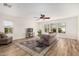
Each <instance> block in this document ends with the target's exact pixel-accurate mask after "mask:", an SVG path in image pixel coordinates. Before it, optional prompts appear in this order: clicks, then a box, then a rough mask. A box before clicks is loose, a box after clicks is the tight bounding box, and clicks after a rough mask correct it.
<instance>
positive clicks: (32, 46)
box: [17, 40, 57, 56]
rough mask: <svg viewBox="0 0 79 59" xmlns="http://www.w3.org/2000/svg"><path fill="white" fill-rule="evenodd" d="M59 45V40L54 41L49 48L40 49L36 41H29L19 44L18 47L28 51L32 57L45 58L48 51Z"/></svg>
mask: <svg viewBox="0 0 79 59" xmlns="http://www.w3.org/2000/svg"><path fill="white" fill-rule="evenodd" d="M56 43H57V40H56V41H54V42H53V43H52V44H51V45H49V46H43V47H39V46H37V42H36V40H27V41H22V42H19V43H17V45H18V46H19V47H20V48H22V49H24V50H25V51H27V52H28V53H29V54H30V55H32V56H43V55H45V54H46V53H47V51H48V50H49V49H50V48H51V47H53V46H54V45H55V44H56Z"/></svg>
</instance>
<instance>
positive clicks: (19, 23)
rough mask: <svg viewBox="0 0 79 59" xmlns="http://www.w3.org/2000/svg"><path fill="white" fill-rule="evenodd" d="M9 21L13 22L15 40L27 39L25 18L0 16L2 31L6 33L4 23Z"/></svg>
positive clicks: (0, 29) (0, 28)
mask: <svg viewBox="0 0 79 59" xmlns="http://www.w3.org/2000/svg"><path fill="white" fill-rule="evenodd" d="M5 20H9V21H12V22H13V34H12V36H13V39H14V40H15V39H20V38H24V37H25V30H24V22H23V18H19V17H13V16H8V15H0V31H2V32H4V24H3V21H5Z"/></svg>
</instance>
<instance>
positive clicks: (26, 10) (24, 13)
mask: <svg viewBox="0 0 79 59" xmlns="http://www.w3.org/2000/svg"><path fill="white" fill-rule="evenodd" d="M9 4H10V5H12V8H8V7H5V6H3V4H2V3H1V4H0V13H2V14H7V15H12V16H19V17H39V16H40V14H41V13H42V14H46V16H50V17H51V18H53V19H57V18H62V17H72V16H77V15H79V4H77V3H71V4H68V3H65V4H64V3H14V4H12V3H9Z"/></svg>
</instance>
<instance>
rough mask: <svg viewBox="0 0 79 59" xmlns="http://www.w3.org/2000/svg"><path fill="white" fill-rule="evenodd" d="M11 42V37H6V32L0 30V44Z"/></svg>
mask: <svg viewBox="0 0 79 59" xmlns="http://www.w3.org/2000/svg"><path fill="white" fill-rule="evenodd" d="M11 42H12V37H8V36H7V35H6V34H4V33H2V32H0V45H3V44H9V43H11Z"/></svg>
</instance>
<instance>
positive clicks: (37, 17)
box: [0, 3, 79, 56]
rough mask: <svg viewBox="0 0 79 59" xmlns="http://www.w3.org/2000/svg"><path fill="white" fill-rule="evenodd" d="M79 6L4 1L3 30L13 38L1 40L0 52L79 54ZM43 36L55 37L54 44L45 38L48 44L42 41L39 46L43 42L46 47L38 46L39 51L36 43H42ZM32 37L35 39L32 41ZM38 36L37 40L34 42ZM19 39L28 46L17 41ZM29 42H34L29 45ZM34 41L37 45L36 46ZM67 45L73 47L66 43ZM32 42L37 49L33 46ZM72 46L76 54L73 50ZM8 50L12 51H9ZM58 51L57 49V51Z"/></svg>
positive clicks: (1, 10) (0, 24) (1, 5)
mask: <svg viewBox="0 0 79 59" xmlns="http://www.w3.org/2000/svg"><path fill="white" fill-rule="evenodd" d="M78 6H79V4H78V3H76V4H75V3H72V4H70V3H69V4H68V3H66V4H65V3H50V4H49V3H29V4H28V3H0V32H2V33H4V34H6V35H7V36H8V37H12V38H11V39H12V40H11V41H12V42H11V43H8V44H3V43H1V48H0V52H1V53H0V55H34V56H35V55H49V56H50V55H52V56H53V55H79V53H78V52H79V49H78V47H79V46H78V44H79V41H78V39H79V7H78ZM27 29H28V30H27ZM29 31H31V34H29V33H30V32H29ZM27 32H29V33H27ZM50 34H52V35H50ZM43 35H46V37H45V39H46V40H47V39H48V40H49V35H50V36H52V37H53V36H54V37H55V38H54V37H53V39H52V40H53V44H52V43H51V44H49V45H48V44H47V42H46V41H44V42H45V43H44V42H43V43H44V44H47V46H46V45H44V44H43V43H41V44H40V43H39V44H40V45H39V44H38V45H39V47H40V46H41V45H43V46H42V48H41V47H40V48H37V47H36V50H37V51H36V50H34V49H35V47H34V45H36V43H35V42H39V40H38V39H40V40H41V39H43ZM31 36H32V37H31ZM31 39H33V41H30V40H31ZM35 39H36V40H37V41H34V40H35ZM52 40H51V41H52ZM19 41H20V42H21V44H24V45H25V46H27V47H25V46H22V45H21V44H17V43H18V42H19ZM26 41H27V43H28V42H32V43H28V44H25V43H26ZM22 42H24V43H22ZM33 43H35V44H34V45H33ZM57 44H59V45H57ZM66 44H68V45H69V46H65V45H66ZM15 45H16V46H15ZM28 45H31V47H33V48H29V47H28ZM32 45H33V46H32ZM56 45H57V47H56V48H55V49H54V48H52V49H51V47H52V46H54V47H55V46H56ZM71 45H72V46H71ZM64 46H65V48H64ZM5 47H7V48H5ZM17 47H18V48H17ZM69 47H70V48H69ZM75 47H76V48H75ZM22 48H23V49H22ZM71 48H72V50H73V52H72V53H70V52H71V51H70V50H71ZM1 49H3V50H1ZM6 49H7V50H8V52H7V51H5V50H6ZM41 49H42V50H41ZM53 49H54V50H53ZM64 49H65V50H66V51H64ZM68 49H69V50H68ZM75 49H76V51H75ZM48 50H52V52H51V51H49V52H48V53H47V51H48ZM55 50H56V51H57V52H54V51H55ZM60 50H62V52H60ZM2 51H3V52H4V53H3V52H2ZM16 51H17V53H16ZM25 51H26V52H25ZM67 51H69V52H67ZM12 53H13V54H12ZM22 53H23V54H22ZM56 53H57V54H56Z"/></svg>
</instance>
